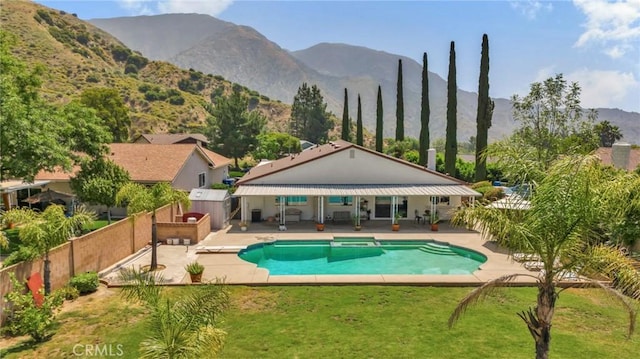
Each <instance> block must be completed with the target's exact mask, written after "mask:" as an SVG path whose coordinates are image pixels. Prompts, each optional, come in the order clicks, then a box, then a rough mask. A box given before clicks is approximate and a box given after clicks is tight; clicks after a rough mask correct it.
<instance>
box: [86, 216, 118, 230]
mask: <svg viewBox="0 0 640 359" xmlns="http://www.w3.org/2000/svg"><path fill="white" fill-rule="evenodd" d="M114 222H116V221H111V223H114ZM108 224H109V222H108V221H107V220H106V219H105V220H102V219H99V220H95V221H93V222H91V223H89V224H86V225H85V226H83V227H82V229H83V230H84V231H87V232H91V231H95V230H96V229H100V228H102V227H106V226H107V225H108Z"/></svg>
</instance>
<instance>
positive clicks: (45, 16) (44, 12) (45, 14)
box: [36, 9, 53, 26]
mask: <svg viewBox="0 0 640 359" xmlns="http://www.w3.org/2000/svg"><path fill="white" fill-rule="evenodd" d="M36 14H37V16H38V17H40V18H41V19H42V21H44V22H46V23H47V24H49V25H51V26H53V19H52V18H51V15H49V12H48V11H47V10H43V9H39V10H37V11H36Z"/></svg>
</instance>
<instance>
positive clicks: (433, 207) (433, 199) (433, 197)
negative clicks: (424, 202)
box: [429, 196, 437, 223]
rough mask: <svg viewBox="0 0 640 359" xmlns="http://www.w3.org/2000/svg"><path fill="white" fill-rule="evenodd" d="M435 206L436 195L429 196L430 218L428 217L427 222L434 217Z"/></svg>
mask: <svg viewBox="0 0 640 359" xmlns="http://www.w3.org/2000/svg"><path fill="white" fill-rule="evenodd" d="M436 208H437V207H436V197H435V196H431V218H429V223H431V220H432V219H434V218H435V217H436V210H437V209H436Z"/></svg>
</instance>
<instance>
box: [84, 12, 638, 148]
mask: <svg viewBox="0 0 640 359" xmlns="http://www.w3.org/2000/svg"><path fill="white" fill-rule="evenodd" d="M89 22H90V23H92V24H94V25H95V26H97V27H99V28H101V29H103V30H104V31H106V32H108V33H110V34H112V35H113V36H115V37H116V38H118V39H119V40H120V41H122V42H123V43H124V44H125V45H127V46H128V47H130V48H131V49H134V50H136V51H139V52H140V53H142V54H143V55H144V56H146V57H148V58H150V59H152V60H161V61H167V62H170V63H172V64H175V65H177V66H179V67H181V68H184V69H187V68H188V69H195V70H198V71H202V72H204V73H209V74H216V75H221V76H222V77H224V78H225V79H227V80H229V81H233V82H235V83H238V84H241V85H243V86H246V87H248V88H250V89H253V90H256V91H258V92H260V93H261V94H264V95H266V96H268V97H270V98H273V99H278V100H280V101H282V102H284V103H289V104H290V103H292V102H293V98H294V96H295V94H296V92H297V89H298V88H299V87H300V86H301V84H302V83H303V82H306V83H309V84H316V85H317V86H318V87H319V88H320V90H321V92H322V94H323V96H324V98H325V101H326V102H327V104H328V109H329V110H330V111H332V112H333V113H334V114H342V109H343V103H344V89H345V88H346V89H347V90H348V93H349V109H350V117H352V118H353V119H355V118H356V108H357V107H356V104H357V102H356V101H357V96H358V95H360V96H361V99H362V112H363V122H364V125H365V127H367V128H368V129H369V130H370V131H371V132H374V131H375V111H376V110H375V108H376V92H377V87H378V85H380V86H381V88H382V93H383V104H384V109H385V110H384V123H385V126H384V133H385V136H388V137H392V136H393V134H394V133H395V123H396V119H395V108H396V83H397V71H398V60H402V70H403V79H404V83H403V92H404V108H405V133H406V135H407V136H410V137H416V138H417V137H418V134H419V131H420V120H419V119H420V97H421V73H422V64H420V63H418V62H416V61H415V60H413V59H411V58H409V57H406V56H401V55H397V54H390V53H387V52H384V51H376V50H372V49H369V48H365V47H358V46H352V45H348V44H331V43H321V44H317V45H315V46H312V47H310V48H307V49H304V50H299V51H287V50H285V49H283V48H281V47H280V46H279V45H278V44H276V43H274V42H273V41H270V40H269V39H267V38H266V37H265V36H263V35H262V34H260V33H259V32H258V31H256V30H254V29H253V28H251V27H248V26H242V25H236V24H233V23H230V22H226V21H222V20H219V19H216V18H214V17H211V16H208V15H199V14H167V15H156V16H136V17H120V18H111V19H93V20H89ZM479 47H480V36H479V41H478V54H479V53H480V49H479ZM478 56H479V55H478ZM429 98H430V107H431V119H430V132H431V138H432V139H435V138H442V137H444V134H445V128H446V103H447V83H446V81H445V80H444V79H442V78H441V77H440V76H439V75H437V74H435V73H432V72H430V73H429ZM493 100H494V101H495V104H496V105H495V110H494V115H493V126H492V127H491V128H490V130H489V137H490V140H497V139H500V138H502V137H504V136H506V135H509V134H511V133H512V132H513V130H514V129H515V128H516V127H517V124H516V123H515V122H514V120H513V117H512V114H511V102H510V101H509V100H508V99H502V98H494V99H493ZM476 106H477V94H476V93H474V92H468V91H464V90H461V89H458V108H457V111H458V140H459V141H467V140H468V139H469V137H470V136H475V134H476V125H475V117H476ZM597 110H598V113H599V120H600V121H603V120H607V121H610V122H611V123H612V124H614V125H616V126H618V127H619V128H620V129H621V131H622V133H623V135H624V136H625V140H626V141H629V142H632V143H640V113H636V112H626V111H623V110H619V109H597Z"/></svg>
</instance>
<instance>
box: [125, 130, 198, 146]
mask: <svg viewBox="0 0 640 359" xmlns="http://www.w3.org/2000/svg"><path fill="white" fill-rule="evenodd" d="M133 143H150V144H154V145H175V144H186V143H194V144H196V145H198V146H200V147H205V148H206V147H207V146H208V145H209V141H208V140H207V137H206V136H205V135H203V134H200V133H161V134H151V133H145V134H142V135H140V136H138V137H137V138H136V139H135V140H134V141H133Z"/></svg>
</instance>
